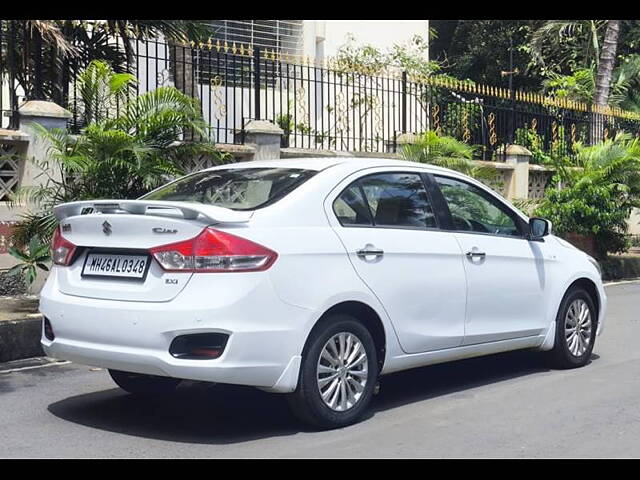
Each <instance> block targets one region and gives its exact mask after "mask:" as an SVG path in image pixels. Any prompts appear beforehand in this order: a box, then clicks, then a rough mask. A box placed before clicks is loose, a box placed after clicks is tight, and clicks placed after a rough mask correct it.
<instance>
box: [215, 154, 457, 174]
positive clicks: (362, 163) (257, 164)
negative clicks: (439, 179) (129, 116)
mask: <svg viewBox="0 0 640 480" xmlns="http://www.w3.org/2000/svg"><path fill="white" fill-rule="evenodd" d="M335 165H345V166H349V167H353V170H359V169H362V168H365V167H369V168H371V167H403V166H404V167H419V168H424V169H427V170H432V171H438V172H452V170H449V169H447V168H442V167H437V166H435V165H430V164H425V163H419V162H409V161H406V160H398V159H395V158H380V157H305V158H280V159H275V160H250V161H245V162H237V163H228V164H224V165H217V166H215V167H211V168H208V169H207V170H217V169H223V168H302V169H306V170H315V171H321V170H325V169H327V168H329V167H333V166H335Z"/></svg>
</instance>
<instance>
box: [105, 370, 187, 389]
mask: <svg viewBox="0 0 640 480" xmlns="http://www.w3.org/2000/svg"><path fill="white" fill-rule="evenodd" d="M109 375H111V378H112V379H113V381H114V382H116V384H117V385H118V386H119V387H120V388H121V389H123V390H125V391H127V392H129V393H132V394H135V395H158V394H163V393H169V392H172V391H173V390H175V388H176V387H177V386H178V384H179V383H180V381H181V380H180V379H177V378H170V377H158V376H155V375H143V374H142V373H132V372H122V371H120V370H109Z"/></svg>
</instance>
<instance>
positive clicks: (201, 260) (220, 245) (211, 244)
mask: <svg viewBox="0 0 640 480" xmlns="http://www.w3.org/2000/svg"><path fill="white" fill-rule="evenodd" d="M149 251H150V253H151V254H152V255H153V257H154V258H155V259H156V260H157V261H158V263H159V264H160V265H161V266H162V268H163V269H164V270H166V271H168V272H259V271H262V270H266V269H268V268H269V267H270V266H271V265H273V262H275V260H276V258H277V257H278V254H277V253H276V252H274V251H273V250H269V249H268V248H266V247H263V246H262V245H258V244H257V243H254V242H252V241H250V240H247V239H246V238H241V237H237V236H235V235H232V234H230V233H226V232H221V231H219V230H214V229H213V228H205V229H204V230H203V231H202V233H200V235H198V236H197V237H195V238H192V239H190V240H185V241H183V242H177V243H171V244H169V245H162V246H159V247H154V248H152V249H150V250H149Z"/></svg>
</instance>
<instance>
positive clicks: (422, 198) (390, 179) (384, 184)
mask: <svg viewBox="0 0 640 480" xmlns="http://www.w3.org/2000/svg"><path fill="white" fill-rule="evenodd" d="M360 185H362V190H363V191H364V195H365V197H366V199H367V202H368V204H369V209H370V210H371V215H372V216H373V223H374V225H376V226H382V227H417V228H437V227H438V225H437V223H436V217H435V214H434V212H433V208H432V207H431V201H430V200H429V195H428V194H427V191H426V189H425V187H424V183H423V182H422V177H421V176H420V174H418V173H379V174H375V175H369V176H367V177H364V178H363V179H361V180H360Z"/></svg>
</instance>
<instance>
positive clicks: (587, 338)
mask: <svg viewBox="0 0 640 480" xmlns="http://www.w3.org/2000/svg"><path fill="white" fill-rule="evenodd" d="M564 331H565V339H566V342H567V348H568V349H569V351H570V352H571V354H572V355H573V356H575V357H580V356H581V355H583V354H584V352H586V351H587V348H589V343H590V342H591V311H590V310H589V306H588V305H587V303H586V302H585V301H584V300H582V299H576V300H574V301H573V302H571V305H569V308H568V309H567V314H566V316H565V325H564Z"/></svg>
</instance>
